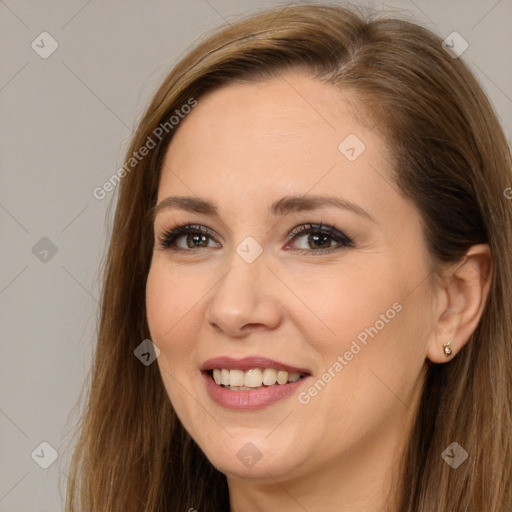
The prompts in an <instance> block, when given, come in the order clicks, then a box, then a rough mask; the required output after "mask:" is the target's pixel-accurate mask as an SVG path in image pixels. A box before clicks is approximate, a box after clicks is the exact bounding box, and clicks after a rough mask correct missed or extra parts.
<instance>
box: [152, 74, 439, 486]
mask: <svg viewBox="0 0 512 512" xmlns="http://www.w3.org/2000/svg"><path fill="white" fill-rule="evenodd" d="M354 101H357V99H356V98H355V97H353V98H352V102H354ZM358 119H359V118H358V117H357V116H355V115H354V114H353V113H352V111H351V109H349V105H348V98H347V97H343V96H342V95H341V93H338V92H337V91H335V90H334V89H333V88H332V87H331V86H329V85H326V84H323V83H321V82H319V81H316V80H315V79H313V78H309V77H307V76H303V75H299V74H288V75H286V80H284V79H282V78H276V79H273V80H269V81H267V82H264V83H260V84H250V85H249V84H234V85H229V86H225V87H224V88H222V89H220V90H218V91H215V92H214V93H212V94H210V95H208V96H206V97H205V98H203V99H201V100H200V101H199V102H198V105H197V107H196V108H195V109H194V110H193V111H192V113H191V114H189V116H188V117H187V118H186V119H184V120H183V121H181V125H180V126H179V131H178V132H177V133H176V135H175V137H174V139H173V141H172V143H171V144H170V146H169V149H168V152H167V154H166V157H165V161H164V167H163V171H162V177H161V182H160V186H159V190H158V199H157V204H158V205H159V207H158V210H157V214H156V216H155V222H154V233H155V240H156V242H155V247H154V252H153V257H152V262H151V268H150V272H149V276H148V281H147V290H146V291H147V317H148V322H149V327H150V332H151V337H152V340H153V342H154V343H155V344H156V345H157V346H158V348H159V349H160V351H161V353H160V356H159V358H158V359H157V362H158V365H159V369H160V371H161V375H162V379H163V383H164V385H165V388H166V390H167V393H168V395H169V398H170V400H171V403H172V405H173V407H174V409H175V410H176V413H177V415H178V416H179V418H180V420H181V422H182V423H183V426H184V427H185V429H186V430H187V431H188V432H189V434H190V435H191V436H192V438H193V439H194V440H195V441H196V442H197V444H198V445H199V446H200V448H201V449H202V450H203V451H204V453H205V454H206V456H207V457H208V458H209V460H210V461H211V462H212V463H213V464H214V465H215V466H216V467H217V468H218V469H220V470H221V471H222V472H224V473H225V474H226V475H228V481H229V478H232V479H237V478H262V479H263V478H265V477H267V476H268V475H269V474H270V475H272V476H273V477H276V478H277V477H280V478H281V479H282V480H284V479H286V478H293V477H299V476H301V475H307V474H311V473H313V472H314V471H315V470H316V469H319V468H323V469H325V468H326V467H328V466H329V465H330V466H332V467H339V468H341V467H342V466H343V465H347V467H348V465H351V466H350V467H355V466H354V464H362V463H365V464H367V472H368V475H369V476H370V475H371V472H372V471H373V470H374V469H375V471H378V470H379V462H378V460H380V459H379V457H374V460H375V461H376V462H375V464H374V465H369V461H370V460H372V454H373V455H376V454H377V453H378V454H380V457H381V458H382V455H383V454H384V453H389V454H393V453H396V452H397V449H398V448H399V447H400V446H402V445H403V442H404V435H405V432H406V431H407V429H408V428H409V427H410V422H411V420H412V417H413V413H412V411H413V410H414V407H415V404H416V401H417V399H418V396H419V391H420V387H421V384H422V380H423V369H424V366H425V354H426V346H427V341H428V338H429V333H430V332H431V327H430V325H431V320H432V318H431V315H432V313H431V311H432V308H431V302H432V299H431V294H430V292H429V280H428V279H426V278H427V276H428V275H429V269H430V267H429V263H428V261H429V260H428V254H427V251H426V247H425V242H424V239H423V236H422V231H421V223H420V217H419V214H418V213H417V211H416V210H415V208H414V207H413V205H412V204H411V203H410V202H409V201H407V200H406V199H404V198H403V197H402V196H401V195H400V194H399V193H398V192H397V189H396V187H395V186H393V185H392V184H391V182H390V178H389V176H390V173H391V168H390V164H389V163H388V160H389V159H387V156H386V155H388V154H392V151H393V148H387V147H386V146H385V143H384V141H383V139H382V138H381V137H380V136H379V135H378V134H377V133H376V132H374V131H372V130H371V128H370V127H368V126H366V125H363V124H361V123H360V122H359V121H358ZM171 196H173V197H174V198H175V199H174V200H170V199H169V198H170V197H171ZM185 197H187V198H189V199H187V200H185V199H183V198H185ZM176 198H177V199H176ZM184 225H191V226H192V227H190V226H189V228H186V229H184V230H181V231H178V232H173V230H174V229H175V228H176V227H177V226H184ZM215 359H216V360H215ZM214 369H215V370H219V371H215V372H214V373H215V375H214V376H213V377H212V373H213V372H212V370H214ZM285 370H288V373H284V372H285ZM279 372H280V373H279ZM214 378H215V379H217V380H218V381H220V384H218V383H216V382H215V380H214ZM276 378H278V379H279V381H278V382H277V383H275V384H273V385H272V382H273V381H274V382H275V379H276ZM297 378H299V380H298V381H296V382H289V381H294V380H296V379H297ZM262 379H264V380H263V382H262ZM279 382H283V383H282V384H281V383H279ZM284 382H287V383H284Z"/></svg>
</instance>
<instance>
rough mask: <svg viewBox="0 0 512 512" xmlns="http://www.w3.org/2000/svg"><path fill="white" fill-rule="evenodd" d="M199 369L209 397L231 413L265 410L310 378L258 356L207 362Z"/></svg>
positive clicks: (308, 373)
mask: <svg viewBox="0 0 512 512" xmlns="http://www.w3.org/2000/svg"><path fill="white" fill-rule="evenodd" d="M201 370H202V371H201V373H202V376H203V379H204V381H205V384H206V389H207V391H208V394H209V396H210V398H211V399H212V400H213V401H214V402H216V403H217V404H218V405H220V406H222V407H224V408H227V409H232V410H255V409H262V408H264V407H267V406H269V405H271V404H273V403H275V402H277V401H279V400H281V399H284V398H286V397H287V396H289V395H290V394H292V393H293V392H294V391H295V390H296V389H297V388H298V387H300V386H302V385H303V381H304V380H307V379H308V378H309V377H311V373H310V372H309V371H308V370H307V369H304V368H297V367H294V366H290V365H286V364H282V363H278V362H276V361H273V360H270V359H267V358H261V357H248V358H244V359H233V358H229V357H220V358H215V359H210V360H208V361H206V362H205V363H204V364H203V366H202V368H201Z"/></svg>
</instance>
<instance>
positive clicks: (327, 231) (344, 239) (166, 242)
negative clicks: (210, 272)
mask: <svg viewBox="0 0 512 512" xmlns="http://www.w3.org/2000/svg"><path fill="white" fill-rule="evenodd" d="M311 233H317V234H322V235H326V236H328V237H329V238H331V239H332V240H333V241H334V242H336V243H338V244H339V245H338V246H337V247H329V248H327V249H296V252H298V253H299V254H308V255H311V254H312V253H316V254H318V253H320V254H328V253H332V252H335V251H338V250H340V249H346V248H349V247H353V246H354V244H353V240H352V239H351V238H349V237H348V236H346V235H345V234H344V233H343V232H341V231H339V230H338V229H336V228H335V227H334V226H324V225H323V224H322V223H320V224H315V223H312V222H306V223H305V224H302V225H300V226H297V227H295V228H294V229H292V231H291V232H290V235H289V238H288V241H287V244H288V243H289V242H291V241H293V240H294V239H295V238H297V237H299V235H300V236H304V235H307V234H311ZM184 234H187V235H188V234H191V235H206V236H208V237H210V238H212V239H213V240H215V233H214V232H213V231H212V230H210V229H209V228H207V227H206V226H201V225H197V224H180V225H177V226H174V227H172V228H169V229H168V230H166V231H165V232H164V233H163V234H162V235H161V236H160V237H159V238H158V243H159V244H160V246H161V247H162V248H163V249H167V250H170V251H173V252H192V251H197V250H200V249H210V247H198V248H195V249H194V248H189V249H183V248H182V247H176V246H175V245H174V243H175V241H176V240H177V239H178V238H179V237H180V236H181V235H184Z"/></svg>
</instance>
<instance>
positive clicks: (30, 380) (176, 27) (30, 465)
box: [0, 0, 512, 512]
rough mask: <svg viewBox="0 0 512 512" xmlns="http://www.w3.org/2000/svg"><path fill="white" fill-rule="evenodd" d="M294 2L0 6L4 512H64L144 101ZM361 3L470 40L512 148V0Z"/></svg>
mask: <svg viewBox="0 0 512 512" xmlns="http://www.w3.org/2000/svg"><path fill="white" fill-rule="evenodd" d="M284 3H286V2H277V1H270V0H268V1H261V2H254V1H253V2H251V1H249V0H243V1H242V0H187V1H184V0H173V1H170V0H168V1H163V0H153V1H150V2H135V1H133V0H131V1H124V2H121V1H119V0H111V1H103V2H101V1H100V0H89V1H87V0H73V1H67V2H64V1H63V0H62V1H60V2H57V1H53V2H51V1H49V2H48V1H46V2H45V1H43V2H35V1H32V2H29V1H23V0H6V1H1V0H0V41H1V45H2V48H3V51H2V57H1V61H2V65H1V68H0V109H1V117H0V129H1V135H0V141H1V151H0V159H1V187H0V223H1V224H0V225H1V237H2V244H1V257H2V265H1V266H0V311H1V320H2V324H1V325H2V330H1V332H2V345H1V346H2V357H1V363H0V364H1V367H0V379H1V380H0V390H1V395H0V437H1V439H2V445H1V458H0V512H29V511H38V512H41V511H43V512H50V511H56V510H62V509H63V502H64V498H63V496H64V492H65V491H64V489H65V485H66V478H67V477H66V475H67V464H68V461H69V456H70V451H71V448H72V437H71V433H70V432H71V429H72V428H73V425H74V424H75V423H76V421H77V409H76V404H78V403H79V396H80V390H81V388H82V385H83V383H84V381H85V380H86V378H87V375H88V371H89V366H90V362H91V357H92V354H93V348H94V336H95V331H96V321H97V305H98V302H97V299H98V297H99V294H100V286H99V279H98V277H99V266H100V263H101V259H102V256H103V254H104V251H105V249H106V246H107V240H108V231H109V229H108V227H107V226H108V222H107V220H108V218H109V213H108V205H109V202H110V201H111V200H112V199H113V198H115V196H114V192H111V193H109V194H107V197H106V198H105V199H103V200H98V199H96V198H94V197H93V194H92V191H93V190H94V188H96V187H98V186H101V185H102V184H103V183H104V182H105V181H106V180H107V179H108V178H109V177H110V176H111V175H112V174H113V173H115V172H116V170H117V169H118V168H119V166H120V164H121V163H122V159H123V155H124V151H125V149H126V146H127V144H128V141H129V140H130V136H131V134H132V130H133V128H134V126H135V123H136V121H137V120H138V119H139V117H140V115H141V113H142V111H143V109H144V107H145V105H146V103H147V102H148V101H149V99H150V97H151V95H152V94H153V92H154V91H155V90H156V88H157V86H158V85H159V83H160V81H161V80H162V79H163V77H164V76H165V75H166V73H167V72H168V70H169V69H170V68H171V66H172V65H173V63H174V62H176V60H177V59H178V57H180V56H182V55H183V54H184V53H185V52H186V51H187V49H189V48H190V47H191V45H192V44H193V43H194V41H196V40H197V38H199V37H204V35H205V34H206V33H210V32H212V31H213V30H215V29H216V28H217V27H220V26H221V25H223V24H226V23H230V22H233V21H234V20H235V19H236V18H237V17H239V16H240V15H244V14H248V13H250V12H253V11H255V10H259V9H261V8H264V7H267V6H268V7H270V6H274V5H278V4H279V5H282V4H284ZM340 3H341V2H340ZM354 3H356V2H354ZM364 5H371V6H374V7H387V8H391V9H399V10H401V9H405V10H406V11H407V12H408V13H409V16H410V17H412V18H413V19H415V20H416V21H417V22H419V23H421V24H423V25H425V26H426V27H428V28H430V29H432V30H434V31H436V32H437V33H438V34H439V35H441V36H442V37H446V36H447V35H448V34H450V33H451V32H453V31H457V32H458V33H460V34H461V35H462V36H463V37H464V39H465V40H466V41H467V42H468V43H469V48H468V49H467V50H466V52H465V53H464V55H463V56H462V58H463V59H464V60H465V61H466V62H468V63H469V64H470V66H471V68H472V69H473V70H474V72H475V73H476V75H477V76H478V78H479V79H480V81H481V83H482V85H483V87H484V89H485V90H486V92H487V93H488V94H489V96H490V98H491V100H492V102H493V104H494V105H495V108H496V110H497V112H498V114H499V116H500V118H501V121H502V124H503V126H504V128H505V131H506V134H507V138H508V140H509V142H510V140H511V139H510V134H511V125H512V72H511V61H510V54H511V46H512V44H511V42H512V33H511V31H510V23H511V21H512V0H500V1H496V0H480V1H476V0H473V1H463V0H458V1H451V2H446V1H425V0H415V1H411V0H403V1H395V2H389V3H387V4H384V3H383V2H364ZM43 31H46V32H49V33H50V34H51V36H52V37H53V38H54V39H55V40H56V41H57V42H58V48H57V50H56V51H55V52H54V53H53V54H52V55H51V56H49V57H48V58H47V59H43V58H41V57H40V56H39V54H38V53H36V51H34V50H33V49H32V47H31V43H32V41H34V40H36V43H37V42H38V41H39V44H40V46H42V44H41V43H40V39H39V38H38V36H39V34H41V32H43ZM44 46H45V48H46V49H47V48H48V47H49V46H48V41H47V40H46V43H44ZM511 186H512V183H511ZM43 237H46V238H47V239H49V240H51V244H53V245H52V247H54V251H55V249H56V251H57V252H56V253H55V254H52V251H51V247H50V245H51V244H50V243H49V242H48V240H44V241H42V242H41V241H40V240H41V238H43ZM36 244H38V245H36ZM34 246H35V249H34ZM44 250H48V251H49V252H48V253H45V252H44ZM45 260H46V261H45ZM43 441H45V442H47V443H49V444H50V445H51V446H53V447H54V448H55V450H57V452H58V454H59V456H58V458H57V460H56V461H55V463H53V464H52V465H51V466H50V467H49V468H48V469H43V468H41V467H40V466H39V465H38V464H36V462H35V460H38V461H43V462H44V461H45V460H46V461H48V460H49V457H50V451H49V450H48V448H46V447H44V446H43V447H42V448H38V447H39V445H40V443H41V442H43ZM36 448H37V450H36V455H34V459H35V460H33V459H32V457H31V454H32V453H33V452H34V450H35V449H36ZM41 450H42V451H41ZM37 454H38V455H37Z"/></svg>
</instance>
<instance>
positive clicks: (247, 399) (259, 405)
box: [201, 372, 309, 411]
mask: <svg viewBox="0 0 512 512" xmlns="http://www.w3.org/2000/svg"><path fill="white" fill-rule="evenodd" d="M201 373H202V375H203V379H204V380H205V382H206V389H207V391H208V394H209V395H210V398H211V399H212V400H213V401H214V402H216V403H217V404H219V405H220V406H222V407H225V408H226V409H233V410H244V411H247V410H256V409H263V408H264V407H267V406H268V405H271V404H273V403H274V402H277V401H279V400H281V399H283V398H286V397H287V396H290V395H291V394H292V393H293V392H294V391H296V390H297V388H299V387H300V386H302V384H303V383H304V381H305V380H308V378H309V377H303V378H302V379H300V380H298V381H297V382H290V383H288V384H275V385H273V386H268V387H263V388H260V389H255V390H254V391H231V390H229V389H227V388H224V387H222V386H219V385H218V384H216V383H215V381H214V380H213V377H212V376H211V375H210V374H209V373H208V372H201Z"/></svg>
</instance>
